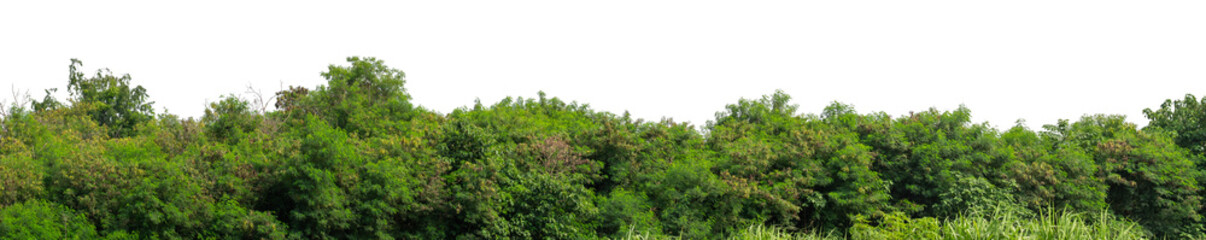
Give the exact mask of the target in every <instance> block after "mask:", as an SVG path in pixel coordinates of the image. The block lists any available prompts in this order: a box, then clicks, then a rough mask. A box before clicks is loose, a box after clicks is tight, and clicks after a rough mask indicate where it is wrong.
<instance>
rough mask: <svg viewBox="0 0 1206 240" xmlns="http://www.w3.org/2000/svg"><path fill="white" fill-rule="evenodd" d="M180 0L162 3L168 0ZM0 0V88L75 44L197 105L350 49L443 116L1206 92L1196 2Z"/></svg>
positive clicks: (170, 106) (49, 66)
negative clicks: (767, 101) (560, 106)
mask: <svg viewBox="0 0 1206 240" xmlns="http://www.w3.org/2000/svg"><path fill="white" fill-rule="evenodd" d="M170 2H175V1H170ZM203 2H204V3H169V1H146V2H141V1H118V2H103V3H102V2H94V1H79V2H75V1H68V2H63V1H6V2H3V3H0V96H3V97H2V98H0V99H3V100H5V101H8V102H11V101H12V100H11V97H8V96H9V95H10V92H12V91H13V88H15V89H16V90H20V91H29V92H30V93H31V95H33V97H34V98H39V99H40V98H41V97H42V96H43V93H42V89H46V88H59V89H60V91H59V97H60V99H62V98H64V97H66V83H67V66H68V65H69V63H70V61H69V59H71V58H79V59H81V60H82V61H83V62H84V64H85V65H84V67H85V69H86V71H87V72H89V73H91V72H92V71H94V70H95V69H97V68H101V67H107V68H110V69H112V71H113V72H114V73H118V74H121V73H129V74H130V75H131V76H132V77H133V83H135V84H139V85H142V86H144V87H146V88H147V89H148V91H149V93H150V95H151V98H152V100H154V101H155V102H156V104H155V107H156V112H157V113H161V112H163V109H164V108H166V109H167V110H168V111H169V112H171V113H174V114H179V115H182V116H200V115H201V113H202V112H203V110H204V106H205V104H206V103H207V102H210V101H214V100H217V99H219V97H220V96H221V95H223V94H232V93H233V94H238V93H242V92H243V91H244V89H245V88H246V87H247V86H248V85H251V86H253V87H254V88H258V89H262V90H263V91H264V92H266V93H271V92H275V91H277V90H280V89H281V88H282V86H289V85H300V86H305V87H310V88H313V87H314V86H317V85H319V84H322V83H323V82H324V80H323V79H322V78H321V76H319V73H320V72H322V71H325V69H326V66H327V65H329V64H341V63H343V62H344V58H345V57H347V56H374V57H377V58H380V59H383V60H385V61H386V63H387V64H388V65H390V66H392V67H395V68H399V69H402V70H403V71H405V72H406V73H407V85H406V88H407V89H408V91H409V92H410V93H411V94H412V95H413V96H414V101H415V103H417V104H419V105H421V106H424V107H426V108H429V109H432V110H435V111H438V112H442V113H447V112H450V111H452V110H453V109H455V108H457V107H461V106H466V105H472V104H473V100H474V99H475V98H480V99H481V100H482V102H483V103H487V104H490V103H494V102H496V101H498V100H499V99H501V98H503V97H505V96H525V97H533V96H535V95H536V92H537V91H540V90H544V91H545V92H547V93H549V95H550V96H557V97H561V98H562V99H565V100H567V101H579V102H584V103H589V104H590V105H591V106H592V107H593V108H595V109H597V110H602V111H610V112H616V113H622V112H624V111H625V110H627V111H630V112H631V113H632V114H633V115H634V116H636V117H641V118H646V119H651V120H657V119H661V118H662V117H669V118H673V119H674V120H676V121H690V122H691V123H694V124H696V125H702V124H703V123H704V122H705V121H707V120H710V119H712V118H713V116H714V114H715V112H716V111H720V110H722V109H723V107H724V105H725V104H730V103H735V102H736V101H737V99H739V98H757V97H760V96H761V95H763V94H771V93H773V92H774V90H775V89H783V90H785V91H786V92H787V93H789V94H791V95H792V97H794V99H795V100H794V103H797V104H799V105H800V109H801V110H802V112H805V113H809V112H811V113H819V112H820V111H821V109H822V108H823V107H824V106H825V105H828V104H829V103H830V102H831V101H835V100H836V101H841V102H845V103H848V104H853V105H855V107H856V109H857V110H859V112H863V113H865V112H872V111H885V112H887V113H889V114H891V115H894V116H899V115H903V114H907V113H908V112H909V111H923V110H925V109H928V108H930V107H936V108H938V109H941V110H951V109H954V108H956V107H958V106H959V105H960V104H964V105H966V106H967V107H969V108H970V109H971V110H972V116H973V120H974V121H976V122H984V121H988V122H989V123H990V124H992V125H995V126H998V127H999V128H1002V129H1004V128H1008V127H1010V126H1013V125H1014V121H1016V120H1018V119H1026V121H1027V125H1029V126H1030V127H1031V128H1035V129H1037V128H1038V127H1039V126H1041V125H1042V124H1049V123H1053V122H1055V121H1056V119H1060V118H1064V119H1076V118H1079V117H1080V116H1081V115H1083V114H1092V113H1106V114H1125V115H1127V116H1128V119H1129V120H1130V121H1133V122H1136V123H1139V124H1140V125H1141V126H1142V125H1143V124H1145V123H1146V122H1147V120H1146V119H1145V118H1143V115H1142V114H1141V111H1142V110H1143V108H1147V107H1152V108H1155V107H1158V106H1159V104H1160V103H1161V102H1163V101H1164V99H1168V98H1174V99H1179V98H1181V97H1183V96H1184V95H1185V94H1186V93H1192V94H1195V95H1201V94H1206V81H1203V80H1206V14H1203V13H1206V1H783V2H775V1H757V2H755V1H731V2H714V1H702V2H701V1H593V2H588V1H543V2H528V1H524V2H511V1H480V2H479V1H423V2H351V1H332V2H298V1H280V2H265V1H203Z"/></svg>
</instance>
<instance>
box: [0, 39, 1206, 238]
mask: <svg viewBox="0 0 1206 240" xmlns="http://www.w3.org/2000/svg"><path fill="white" fill-rule="evenodd" d="M346 60H347V63H346V64H344V65H331V66H330V67H329V68H327V70H326V71H325V72H322V73H321V76H322V77H324V78H325V79H326V80H327V82H326V83H325V84H323V85H319V86H313V87H300V86H291V87H289V88H287V89H283V90H281V91H280V92H277V93H276V94H275V100H276V102H275V107H276V108H275V109H272V110H264V109H260V108H259V107H254V106H252V103H251V101H249V100H247V99H244V98H240V97H239V96H238V95H223V94H220V93H219V94H215V95H217V96H221V98H220V99H219V100H218V101H215V102H212V103H209V104H207V105H205V106H198V107H204V108H205V113H204V115H203V116H200V117H199V118H196V119H194V118H181V117H179V116H175V115H171V114H159V115H156V114H155V113H154V112H153V111H152V105H151V104H152V103H153V102H151V101H150V97H149V96H150V95H149V94H148V93H147V89H145V88H143V87H141V86H139V85H136V84H135V82H134V81H133V80H132V78H131V77H130V76H129V75H121V76H116V75H114V74H112V73H111V72H110V71H109V70H107V69H102V70H99V71H97V72H96V73H95V74H94V75H92V76H86V75H85V74H84V73H82V72H80V70H79V68H80V67H81V66H82V63H81V62H80V61H78V60H75V59H72V60H71V64H70V65H69V75H68V79H67V80H68V81H67V86H66V89H67V90H68V91H69V92H70V96H71V97H70V98H68V99H66V100H58V99H55V98H54V97H53V96H52V95H51V94H50V93H51V92H53V91H54V90H47V93H48V94H47V96H46V97H45V98H43V99H41V100H32V99H31V100H30V101H28V104H22V105H16V104H14V105H11V106H4V107H5V109H11V110H6V111H4V114H3V116H0V238H3V239H10V238H11V239H31V238H32V239H97V238H112V239H197V238H219V239H609V238H610V239H615V238H625V237H626V236H631V235H632V234H640V235H642V236H655V237H656V236H676V237H682V238H686V239H719V238H727V237H732V236H737V235H740V234H750V232H751V231H753V230H755V229H756V228H755V227H751V226H766V227H770V228H773V229H780V230H782V231H785V232H786V234H791V233H826V232H827V233H831V234H835V235H836V236H839V237H850V238H856V239H877V238H887V239H890V238H892V236H896V235H893V234H896V233H899V231H904V230H901V229H921V230H924V229H939V227H938V226H946V225H940V224H947V223H950V224H956V223H958V222H957V221H956V219H966V218H965V217H968V216H985V214H984V213H985V212H993V211H998V212H999V211H1004V212H1007V214H1004V215H999V216H998V217H993V216H987V217H973V219H981V220H984V219H988V220H992V219H1002V218H1003V217H1000V216H1019V217H1020V218H1026V217H1034V216H1038V217H1042V216H1051V215H1047V214H1049V213H1050V212H1052V211H1066V212H1069V213H1088V214H1099V215H1100V216H1104V217H1101V218H1095V219H1098V220H1093V219H1081V218H1076V217H1073V218H1068V219H1071V220H1068V219H1064V220H1060V221H1070V222H1068V223H1066V224H1119V225H1118V226H1131V225H1127V224H1134V226H1135V227H1136V229H1139V230H1138V231H1139V232H1140V234H1141V235H1144V236H1146V237H1151V238H1185V237H1201V236H1206V230H1204V229H1206V228H1204V227H1203V226H1204V225H1203V223H1206V219H1203V218H1202V213H1203V210H1204V209H1203V202H1202V201H1203V197H1204V196H1206V191H1204V190H1203V188H1202V184H1203V181H1206V173H1204V172H1203V171H1202V169H1203V166H1206V161H1203V154H1204V153H1206V152H1204V151H1206V150H1204V149H1206V125H1203V124H1204V123H1206V119H1204V118H1206V101H1199V100H1198V99H1197V98H1196V97H1195V96H1193V95H1187V96H1186V97H1185V98H1184V99H1180V100H1168V101H1165V102H1164V103H1163V104H1161V105H1160V106H1159V108H1157V109H1145V110H1144V114H1145V116H1146V117H1148V118H1149V119H1151V123H1150V125H1149V126H1147V127H1144V128H1138V127H1137V126H1136V125H1135V124H1134V123H1130V122H1127V121H1126V119H1125V117H1124V116H1117V115H1085V116H1084V117H1082V118H1080V119H1075V120H1060V121H1058V122H1056V123H1051V124H1048V125H1043V126H1042V127H1041V128H1039V129H1030V128H1028V127H1026V126H1024V125H1021V124H1019V125H1017V126H1014V127H1011V128H1008V129H1005V130H998V129H995V128H993V127H991V126H990V125H988V124H987V123H975V122H972V121H971V116H972V111H971V110H970V109H968V108H966V107H963V106H957V107H955V108H953V109H949V110H941V109H938V108H931V109H924V110H921V111H916V112H914V113H910V114H909V115H905V116H891V115H889V114H886V113H883V112H860V111H857V110H856V109H855V107H854V106H853V105H850V104H845V103H838V102H834V103H832V104H830V105H829V106H827V107H825V108H823V109H817V110H819V113H818V114H811V113H805V111H807V109H799V107H798V105H796V104H794V103H793V102H792V98H791V96H789V95H788V94H786V93H785V92H782V91H776V92H774V93H771V94H769V95H766V96H762V97H761V98H755V99H737V100H736V101H735V103H733V104H729V105H726V106H717V107H718V109H720V111H719V112H717V113H716V115H715V116H716V117H715V119H713V120H711V121H708V122H707V123H706V124H704V125H703V126H694V125H691V124H689V123H683V122H675V121H672V120H660V121H646V120H643V119H633V118H632V117H631V116H629V115H628V114H627V113H623V114H616V113H610V112H605V111H597V110H595V109H592V108H591V107H590V105H588V104H585V103H578V102H572V101H569V102H567V101H566V100H563V99H561V98H558V97H550V96H548V95H547V94H545V93H544V92H538V93H537V94H536V96H534V97H508V98H506V99H503V100H501V101H499V102H497V103H492V104H483V103H481V102H476V103H474V104H472V105H469V106H466V107H462V108H459V109H456V110H453V111H451V112H450V113H437V112H434V111H431V110H428V109H424V108H422V107H420V106H416V105H414V104H412V102H411V101H412V99H411V96H410V94H409V93H408V92H407V90H406V88H405V87H404V86H405V84H406V80H405V74H404V73H403V72H402V71H401V70H398V69H394V68H391V67H389V66H387V65H386V64H385V62H384V61H382V60H378V59H375V58H371V57H349V58H347V59H346ZM1002 209H1004V210H1002ZM1076 216H1079V215H1076ZM945 220H951V222H940V221H945ZM958 221H965V220H958ZM966 221H978V220H966ZM1131 221H1133V222H1131ZM1071 222H1076V223H1071ZM1120 222H1121V223H1120ZM1061 224H1064V223H1061ZM1098 226H1105V225H1098ZM1123 229H1129V228H1123ZM921 230H917V231H914V232H917V233H919V234H932V236H938V235H939V234H945V233H943V232H941V231H949V230H934V231H935V232H918V231H921ZM925 236H931V235H925ZM900 238H905V237H900Z"/></svg>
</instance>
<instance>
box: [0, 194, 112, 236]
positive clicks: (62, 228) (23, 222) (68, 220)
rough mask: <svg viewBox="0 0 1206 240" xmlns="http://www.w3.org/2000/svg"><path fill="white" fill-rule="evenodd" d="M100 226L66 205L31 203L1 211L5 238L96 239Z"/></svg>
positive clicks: (42, 202)
mask: <svg viewBox="0 0 1206 240" xmlns="http://www.w3.org/2000/svg"><path fill="white" fill-rule="evenodd" d="M97 237H98V235H97V234H96V227H94V226H92V223H89V222H88V220H87V219H86V218H85V217H84V215H83V214H77V213H75V211H72V210H71V209H69V208H67V207H64V206H63V205H59V204H55V203H52V202H46V201H42V200H30V201H26V202H21V203H17V204H15V205H12V206H8V207H5V208H3V209H0V238H3V239H95V238H97Z"/></svg>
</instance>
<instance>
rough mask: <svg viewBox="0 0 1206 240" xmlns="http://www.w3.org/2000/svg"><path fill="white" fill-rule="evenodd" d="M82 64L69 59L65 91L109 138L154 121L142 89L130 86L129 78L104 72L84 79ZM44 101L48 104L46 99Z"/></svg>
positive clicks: (132, 132) (130, 131)
mask: <svg viewBox="0 0 1206 240" xmlns="http://www.w3.org/2000/svg"><path fill="white" fill-rule="evenodd" d="M83 65H84V64H83V62H80V61H79V60H77V59H71V66H70V75H69V81H68V84H67V90H68V91H69V92H70V93H71V96H72V99H71V100H72V102H73V104H77V105H87V106H88V108H87V109H88V110H87V111H88V112H87V113H88V116H91V117H92V120H93V121H95V122H96V123H98V124H100V125H103V126H108V127H109V136H112V137H127V136H132V135H133V134H134V127H135V126H137V125H138V124H141V123H144V122H147V121H150V120H151V119H153V118H154V111H153V108H152V107H151V104H152V103H154V102H150V101H148V100H149V99H148V98H149V97H148V95H147V90H146V88H143V87H142V86H138V85H135V86H131V85H130V75H129V74H125V75H122V76H120V77H118V76H114V75H113V73H112V72H110V71H109V70H108V69H101V70H97V71H96V75H95V76H93V77H85V76H84V73H83V72H80V70H79V68H80V67H82V66H83ZM44 102H50V101H49V100H47V101H44Z"/></svg>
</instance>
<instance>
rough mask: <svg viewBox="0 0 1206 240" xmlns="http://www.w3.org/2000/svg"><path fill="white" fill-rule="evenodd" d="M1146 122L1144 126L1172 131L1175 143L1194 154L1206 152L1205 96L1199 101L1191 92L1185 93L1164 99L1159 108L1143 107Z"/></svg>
mask: <svg viewBox="0 0 1206 240" xmlns="http://www.w3.org/2000/svg"><path fill="white" fill-rule="evenodd" d="M1143 115H1144V116H1146V117H1147V119H1149V120H1151V121H1150V122H1148V126H1147V127H1146V128H1159V129H1163V130H1168V131H1172V132H1173V133H1174V140H1175V141H1176V143H1177V145H1179V146H1181V147H1183V148H1186V149H1189V151H1191V152H1192V153H1194V154H1198V155H1201V154H1203V153H1206V98H1203V99H1201V100H1200V101H1199V100H1198V99H1197V97H1194V96H1193V94H1185V98H1184V99H1181V100H1172V99H1168V100H1164V103H1163V104H1160V109H1156V110H1152V109H1151V108H1145V109H1143Z"/></svg>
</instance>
